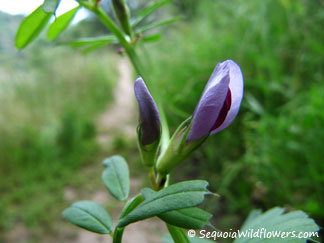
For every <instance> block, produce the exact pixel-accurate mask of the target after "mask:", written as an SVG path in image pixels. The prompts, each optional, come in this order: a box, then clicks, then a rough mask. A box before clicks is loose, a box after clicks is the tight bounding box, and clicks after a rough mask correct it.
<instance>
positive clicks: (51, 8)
mask: <svg viewBox="0 0 324 243" xmlns="http://www.w3.org/2000/svg"><path fill="white" fill-rule="evenodd" d="M59 2H60V0H45V1H44V3H43V5H42V9H43V11H44V12H45V13H54V12H55V10H56V9H57V6H58V5H59Z"/></svg>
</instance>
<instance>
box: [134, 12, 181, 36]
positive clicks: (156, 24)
mask: <svg viewBox="0 0 324 243" xmlns="http://www.w3.org/2000/svg"><path fill="white" fill-rule="evenodd" d="M182 19H183V16H178V17H174V18H171V19H167V20H163V21H160V22H157V23H154V24H151V25H147V26H144V27H142V28H140V29H139V30H138V31H137V32H136V34H140V33H144V32H146V31H148V30H151V29H154V28H157V27H161V26H163V25H167V24H171V23H174V22H177V21H180V20H182Z"/></svg>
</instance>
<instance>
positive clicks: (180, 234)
mask: <svg viewBox="0 0 324 243" xmlns="http://www.w3.org/2000/svg"><path fill="white" fill-rule="evenodd" d="M166 226H167V228H168V230H169V233H170V235H171V237H172V239H173V241H174V242H176V243H190V241H189V239H188V237H187V235H186V233H185V232H184V231H183V229H181V228H178V227H176V226H173V225H170V224H166Z"/></svg>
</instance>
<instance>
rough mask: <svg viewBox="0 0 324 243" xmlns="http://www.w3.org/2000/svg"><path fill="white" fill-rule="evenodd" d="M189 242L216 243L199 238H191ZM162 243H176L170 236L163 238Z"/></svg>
mask: <svg viewBox="0 0 324 243" xmlns="http://www.w3.org/2000/svg"><path fill="white" fill-rule="evenodd" d="M189 241H190V243H212V242H215V241H211V240H207V239H201V238H198V237H193V238H189ZM162 242H163V243H174V241H173V239H172V237H171V235H170V234H166V235H165V236H163V238H162Z"/></svg>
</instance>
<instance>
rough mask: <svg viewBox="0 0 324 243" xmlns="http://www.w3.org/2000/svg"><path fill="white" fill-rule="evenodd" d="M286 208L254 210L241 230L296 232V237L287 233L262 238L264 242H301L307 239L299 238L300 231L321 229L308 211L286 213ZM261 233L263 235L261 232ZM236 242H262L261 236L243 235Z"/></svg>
mask: <svg viewBox="0 0 324 243" xmlns="http://www.w3.org/2000/svg"><path fill="white" fill-rule="evenodd" d="M284 211H285V209H283V208H279V207H276V208H273V209H270V210H268V211H266V212H265V213H263V214H260V211H255V210H253V211H252V212H251V213H250V215H249V216H248V219H247V220H246V222H245V223H244V225H243V226H242V228H241V230H240V231H241V232H244V231H245V230H249V231H250V230H254V232H256V231H257V230H261V229H262V228H264V229H265V230H266V232H278V233H281V232H295V234H296V237H292V235H289V236H288V235H287V234H286V237H284V238H283V237H279V236H278V237H271V238H266V239H262V242H273V243H275V242H279V243H280V242H282V243H283V242H288V241H289V242H294V243H299V242H300V243H301V242H305V241H306V240H307V239H305V238H297V235H298V234H299V233H300V232H315V231H318V230H319V227H318V226H317V225H316V223H315V222H314V220H313V219H310V218H309V217H308V215H307V214H306V213H304V212H303V211H293V212H289V213H286V214H284ZM260 235H262V234H261V233H260ZM234 242H235V243H243V242H244V243H246V242H248V243H252V242H260V238H249V237H241V238H237V239H236V240H235V241H234Z"/></svg>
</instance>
